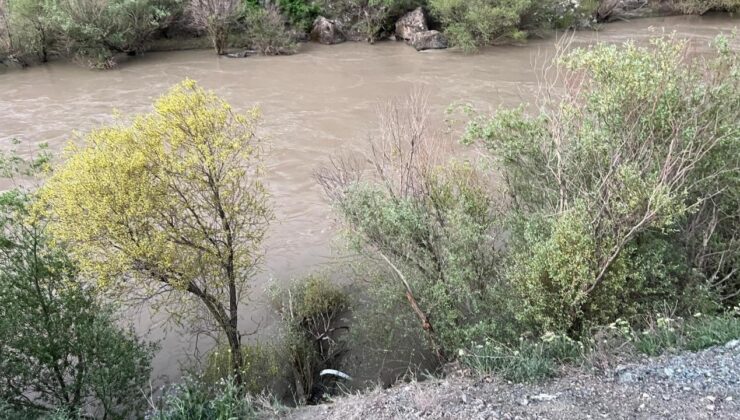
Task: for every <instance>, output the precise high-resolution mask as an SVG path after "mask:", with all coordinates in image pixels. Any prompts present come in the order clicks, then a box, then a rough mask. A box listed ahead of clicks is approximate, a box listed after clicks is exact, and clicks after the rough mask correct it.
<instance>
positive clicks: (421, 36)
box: [410, 31, 447, 51]
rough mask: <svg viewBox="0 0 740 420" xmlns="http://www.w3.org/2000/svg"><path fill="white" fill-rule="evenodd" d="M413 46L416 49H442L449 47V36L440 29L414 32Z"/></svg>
mask: <svg viewBox="0 0 740 420" xmlns="http://www.w3.org/2000/svg"><path fill="white" fill-rule="evenodd" d="M410 43H411V46H413V47H414V48H416V51H424V50H442V49H445V48H447V38H446V37H445V36H444V35H443V34H442V33H441V32H439V31H425V32H419V33H416V34H414V36H413V37H412V38H411V41H410Z"/></svg>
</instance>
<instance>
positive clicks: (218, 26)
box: [187, 0, 245, 55]
mask: <svg viewBox="0 0 740 420" xmlns="http://www.w3.org/2000/svg"><path fill="white" fill-rule="evenodd" d="M244 8H245V5H244V4H243V3H242V1H241V0H190V1H189V3H188V5H187V11H188V14H189V16H190V18H191V24H192V26H193V27H194V28H195V29H198V30H202V31H205V32H206V33H208V37H209V38H211V42H212V43H213V48H214V49H215V50H216V54H218V55H223V54H226V48H227V47H228V45H229V35H230V34H231V32H232V31H233V30H234V29H235V28H236V27H237V26H238V24H239V18H240V17H241V16H242V14H243V12H244Z"/></svg>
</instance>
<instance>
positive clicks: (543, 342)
mask: <svg viewBox="0 0 740 420" xmlns="http://www.w3.org/2000/svg"><path fill="white" fill-rule="evenodd" d="M583 349H584V346H583V345H582V344H581V343H580V342H577V341H573V340H571V339H569V338H567V337H564V336H556V335H546V336H544V337H542V338H541V339H540V340H537V341H531V340H522V341H520V342H519V344H518V345H516V346H506V345H502V344H498V343H486V344H483V345H478V346H475V347H474V348H473V349H472V350H471V351H469V352H461V359H462V362H463V363H464V364H465V365H467V366H468V367H470V368H471V369H473V371H475V372H477V373H478V374H481V375H500V376H501V377H503V378H504V379H507V380H510V381H513V382H535V381H538V380H542V379H546V378H551V377H554V376H556V375H557V373H558V370H559V367H560V366H561V365H563V364H567V363H573V362H576V361H579V360H581V359H582V358H583Z"/></svg>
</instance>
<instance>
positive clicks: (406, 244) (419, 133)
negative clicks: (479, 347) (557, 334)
mask: <svg viewBox="0 0 740 420" xmlns="http://www.w3.org/2000/svg"><path fill="white" fill-rule="evenodd" d="M381 118H382V120H381V127H380V128H381V134H380V136H379V137H378V138H376V139H374V140H373V142H372V147H373V149H372V154H371V155H370V156H369V160H370V161H371V162H372V167H373V175H372V177H368V178H367V179H365V178H364V177H360V176H359V172H355V169H356V168H354V167H352V166H351V165H350V164H347V163H345V164H342V165H337V166H336V167H335V168H331V169H327V170H326V171H324V172H322V173H320V174H319V180H320V181H321V183H322V184H323V186H324V187H325V190H326V191H327V193H328V194H329V196H330V197H332V199H333V201H334V204H335V205H336V208H337V210H338V212H339V214H340V215H341V216H342V217H343V218H344V221H345V222H346V224H347V226H348V227H349V228H350V232H351V240H352V241H353V243H355V245H356V246H357V247H358V248H359V249H360V250H365V251H369V252H371V253H372V254H375V255H378V256H380V258H381V259H382V261H384V263H385V264H387V267H388V275H387V276H386V277H384V278H383V279H382V280H381V282H380V284H379V286H380V287H383V288H386V289H389V291H390V293H387V294H386V295H387V296H388V297H389V298H390V299H394V300H395V301H398V302H400V301H402V300H405V301H406V304H407V305H409V313H414V314H415V315H416V316H417V318H418V323H419V324H421V328H423V329H424V331H426V333H427V335H428V338H429V339H430V340H431V343H432V345H433V347H434V350H435V351H436V352H437V354H438V356H439V357H440V358H442V359H445V358H446V357H447V355H448V354H450V353H451V352H454V350H455V349H456V348H457V347H458V346H459V344H460V343H462V342H465V341H466V339H467V338H468V337H467V335H468V332H469V330H470V328H472V327H473V326H474V325H475V323H476V322H477V321H484V320H485V317H484V316H483V314H485V313H486V312H485V310H487V309H488V308H486V307H483V306H481V303H482V302H483V301H482V298H483V297H486V296H489V293H490V292H491V290H490V288H491V286H493V285H494V284H495V279H496V276H497V275H496V264H495V263H496V251H495V247H494V242H495V241H494V238H493V237H492V236H491V233H492V227H493V225H494V218H493V211H494V210H493V208H492V201H491V200H490V198H489V196H488V193H487V191H486V188H485V187H484V185H485V184H484V180H483V179H482V178H481V177H480V175H479V174H477V173H476V171H475V169H474V168H473V167H471V166H469V165H466V164H463V163H455V162H446V161H445V159H442V158H441V155H442V154H443V153H444V152H442V151H440V149H439V148H440V147H441V144H440V143H439V142H437V141H436V139H435V138H434V136H433V135H432V134H431V133H428V132H426V131H425V130H426V129H427V128H428V127H426V125H427V124H428V122H427V118H428V114H427V109H426V102H425V98H424V97H423V95H418V94H417V95H415V96H413V97H411V98H410V99H409V100H407V101H405V102H397V103H393V104H391V105H389V107H388V109H386V110H385V111H384V112H383V113H382V114H381Z"/></svg>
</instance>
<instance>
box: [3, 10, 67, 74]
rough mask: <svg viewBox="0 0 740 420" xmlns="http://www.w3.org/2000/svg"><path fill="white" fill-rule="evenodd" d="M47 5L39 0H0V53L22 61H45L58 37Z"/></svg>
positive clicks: (53, 50)
mask: <svg viewBox="0 0 740 420" xmlns="http://www.w3.org/2000/svg"><path fill="white" fill-rule="evenodd" d="M47 7H48V4H47V3H45V2H43V1H40V0H3V1H2V2H0V54H4V55H5V56H6V57H12V59H13V60H14V61H16V62H19V63H21V64H23V65H25V64H28V63H29V62H31V61H35V60H38V61H40V62H46V61H47V60H48V59H49V57H50V56H51V55H52V54H53V53H54V52H55V44H56V40H57V39H56V38H57V37H58V34H57V31H56V28H55V27H54V23H53V22H52V20H51V19H50V18H49V15H48V13H47ZM3 51H4V53H3Z"/></svg>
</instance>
